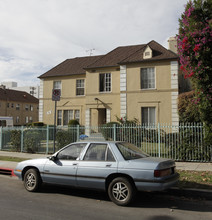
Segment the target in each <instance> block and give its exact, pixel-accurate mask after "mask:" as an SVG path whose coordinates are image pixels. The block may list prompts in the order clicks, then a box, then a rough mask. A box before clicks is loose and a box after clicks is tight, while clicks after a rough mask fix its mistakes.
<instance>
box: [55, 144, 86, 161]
mask: <svg viewBox="0 0 212 220" xmlns="http://www.w3.org/2000/svg"><path fill="white" fill-rule="evenodd" d="M85 146H86V144H85V143H82V144H71V145H69V146H68V147H66V148H65V149H63V150H62V151H60V152H59V153H58V155H57V158H58V159H59V160H76V159H77V158H78V157H79V155H80V153H81V151H82V149H83V148H84V147H85Z"/></svg>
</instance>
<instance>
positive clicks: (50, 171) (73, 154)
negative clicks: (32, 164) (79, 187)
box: [42, 143, 86, 186]
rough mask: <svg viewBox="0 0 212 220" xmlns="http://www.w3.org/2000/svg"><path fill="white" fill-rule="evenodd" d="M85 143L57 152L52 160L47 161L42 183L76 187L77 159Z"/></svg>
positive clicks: (72, 145)
mask: <svg viewBox="0 0 212 220" xmlns="http://www.w3.org/2000/svg"><path fill="white" fill-rule="evenodd" d="M85 146H86V143H77V144H71V145H69V146H67V147H66V148H64V149H62V150H61V151H59V153H58V154H57V156H56V157H55V158H54V160H49V161H48V162H47V163H46V164H45V167H44V172H43V175H42V178H43V181H44V182H47V183H54V184H61V185H70V186H75V185H76V171H77V165H78V157H79V156H80V153H81V152H82V150H83V148H84V147H85Z"/></svg>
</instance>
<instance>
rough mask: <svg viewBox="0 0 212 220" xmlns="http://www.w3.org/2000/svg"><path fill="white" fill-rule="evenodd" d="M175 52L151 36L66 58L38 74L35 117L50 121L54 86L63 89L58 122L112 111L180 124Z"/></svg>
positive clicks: (107, 116) (96, 119)
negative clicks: (105, 50) (138, 42)
mask: <svg viewBox="0 0 212 220" xmlns="http://www.w3.org/2000/svg"><path fill="white" fill-rule="evenodd" d="M178 72H179V68H178V56H177V54H175V53H174V52H172V51H170V50H167V49H166V48H164V47H163V46H161V45H160V44H158V43H157V42H155V41H151V42H149V43H148V44H142V45H133V46H123V47H117V48H116V49H114V50H112V51H110V52H109V53H107V54H106V55H101V56H90V57H79V58H73V59H67V60H65V61H64V62H62V63H61V64H59V65H57V66H56V67H54V68H52V69H51V70H49V71H48V72H46V73H44V74H43V75H41V76H39V78H40V80H41V82H40V91H41V93H40V106H39V110H40V112H39V120H40V121H43V122H44V123H47V124H53V121H54V102H53V101H52V89H53V88H58V89H61V99H60V101H59V102H58V103H57V125H67V124H68V121H69V120H70V119H77V120H79V122H80V124H82V125H86V126H90V125H92V126H96V125H100V124H104V123H107V122H111V121H116V116H118V117H120V118H121V117H127V118H128V119H130V120H131V119H134V118H136V119H138V120H139V121H140V122H141V123H146V124H147V123H149V124H156V123H171V124H178V122H179V118H178V113H177V98H178Z"/></svg>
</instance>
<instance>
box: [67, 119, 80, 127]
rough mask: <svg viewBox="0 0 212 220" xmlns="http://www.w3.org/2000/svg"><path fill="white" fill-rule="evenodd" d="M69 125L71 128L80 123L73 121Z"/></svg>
mask: <svg viewBox="0 0 212 220" xmlns="http://www.w3.org/2000/svg"><path fill="white" fill-rule="evenodd" d="M68 125H69V126H74V125H79V122H78V121H77V120H75V119H72V120H70V121H69V122H68Z"/></svg>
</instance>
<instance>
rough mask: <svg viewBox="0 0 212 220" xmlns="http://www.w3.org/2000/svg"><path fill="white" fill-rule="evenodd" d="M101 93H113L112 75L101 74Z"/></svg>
mask: <svg viewBox="0 0 212 220" xmlns="http://www.w3.org/2000/svg"><path fill="white" fill-rule="evenodd" d="M99 91H100V92H110V91H111V73H100V74H99Z"/></svg>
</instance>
